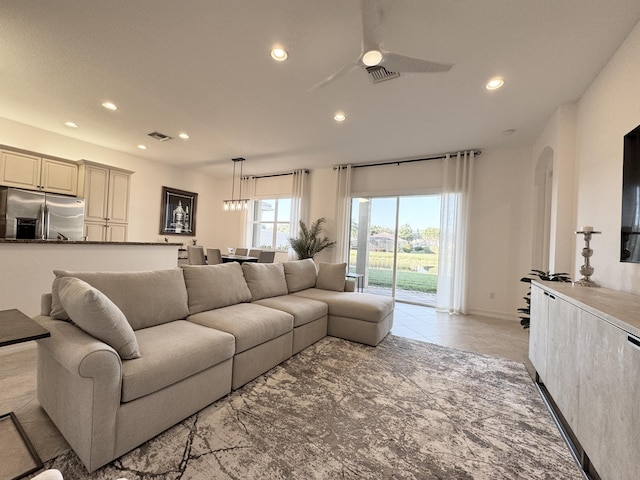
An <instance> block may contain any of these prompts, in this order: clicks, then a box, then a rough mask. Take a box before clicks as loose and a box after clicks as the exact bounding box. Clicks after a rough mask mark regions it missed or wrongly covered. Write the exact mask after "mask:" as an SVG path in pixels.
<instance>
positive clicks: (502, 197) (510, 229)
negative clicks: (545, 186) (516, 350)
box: [468, 148, 532, 319]
mask: <svg viewBox="0 0 640 480" xmlns="http://www.w3.org/2000/svg"><path fill="white" fill-rule="evenodd" d="M530 155H531V153H530V150H529V149H525V148H521V149H515V148H514V149H498V150H486V151H483V152H482V155H481V156H479V157H477V158H476V164H475V171H474V181H473V191H472V197H471V209H470V215H471V219H470V224H469V237H468V250H469V264H468V273H469V284H468V292H469V310H470V313H474V314H478V315H486V316H493V317H497V318H506V319H516V318H517V309H518V308H519V307H523V306H524V300H523V299H522V296H523V294H524V293H526V288H525V286H524V284H523V283H522V282H520V278H522V277H523V276H524V275H526V274H527V273H528V272H529V270H530V269H531V263H530V259H531V237H532V222H531V215H530V205H531V187H530V185H531V170H530V168H529V164H530V160H529V159H530ZM492 297H493V298H492Z"/></svg>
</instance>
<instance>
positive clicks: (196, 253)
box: [187, 245, 207, 265]
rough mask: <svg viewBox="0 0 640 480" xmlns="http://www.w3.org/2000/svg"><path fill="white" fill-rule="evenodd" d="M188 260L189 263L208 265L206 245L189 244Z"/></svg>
mask: <svg viewBox="0 0 640 480" xmlns="http://www.w3.org/2000/svg"><path fill="white" fill-rule="evenodd" d="M187 260H188V261H189V265H206V264H207V261H206V260H205V258H204V247H203V246H202V245H188V246H187Z"/></svg>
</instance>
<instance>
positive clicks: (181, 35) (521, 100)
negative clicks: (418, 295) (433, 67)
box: [0, 0, 640, 177]
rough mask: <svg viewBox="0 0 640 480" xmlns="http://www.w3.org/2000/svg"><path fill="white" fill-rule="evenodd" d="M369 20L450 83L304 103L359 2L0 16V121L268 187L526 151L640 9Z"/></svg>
mask: <svg viewBox="0 0 640 480" xmlns="http://www.w3.org/2000/svg"><path fill="white" fill-rule="evenodd" d="M369 1H370V0H369ZM379 3H380V4H381V9H382V14H383V28H382V37H383V39H384V44H383V46H384V48H385V49H386V50H387V51H392V52H395V53H400V54H403V55H409V56H413V57H418V58H423V59H427V60H432V61H436V62H443V63H452V64H454V67H453V68H452V69H451V70H450V71H449V72H447V73H436V74H404V75H402V76H401V77H400V78H397V79H394V80H390V81H387V82H383V83H379V84H375V85H374V84H373V83H371V81H370V80H369V78H368V75H367V74H366V72H365V71H364V70H361V69H356V70H353V71H351V72H349V73H347V74H345V75H343V76H341V77H339V78H338V79H336V80H335V81H333V82H331V83H329V84H328V85H326V86H323V87H321V88H317V89H315V90H311V88H312V87H313V86H314V85H316V84H317V83H319V82H321V81H322V80H323V79H325V78H327V77H328V76H329V75H331V74H332V73H334V72H335V71H337V70H338V69H340V68H341V67H343V66H344V65H347V64H349V63H353V62H354V61H355V60H356V59H357V58H358V55H359V54H360V49H361V42H362V21H361V13H360V12H361V3H360V1H359V0H269V1H265V0H252V1H248V0H233V1H232V0H184V1H176V0H108V1H105V0H82V1H78V0H56V1H50V0H38V1H37V0H2V1H1V2H0V117H5V118H8V119H11V120H15V121H18V122H22V123H26V124H29V125H33V126H35V127H39V128H42V129H45V130H49V131H52V132H56V133H59V134H62V135H66V136H69V137H73V138H77V139H80V140H85V141H88V142H91V143H95V144H98V145H102V146H105V147H109V148H112V149H115V150H118V151H122V152H127V153H129V154H133V155H138V156H140V157H144V158H148V159H153V160H157V161H160V162H165V163H169V164H174V165H182V166H186V167H189V168H202V169H203V171H205V172H207V173H209V174H211V175H214V176H217V177H224V176H229V175H230V173H231V161H230V159H231V158H233V157H245V158H246V160H247V161H246V162H244V173H248V174H262V173H275V172H282V171H286V170H290V169H292V168H319V167H327V166H330V165H334V164H338V163H346V162H371V161H385V160H397V159H403V158H417V157H420V156H425V155H431V154H438V153H443V152H447V151H455V150H460V149H466V148H481V149H483V148H497V147H509V146H522V145H526V146H528V145H531V144H532V142H533V141H534V140H535V139H536V138H537V136H538V135H539V133H540V131H541V129H542V128H543V127H544V124H545V123H546V121H547V120H548V119H549V118H550V116H551V115H552V113H553V112H554V110H555V109H556V108H557V107H558V106H559V105H561V104H563V103H566V102H573V101H576V100H577V99H578V98H579V97H580V95H581V94H582V93H583V92H584V90H585V88H586V87H587V86H588V85H589V84H590V83H591V81H592V80H593V79H594V77H595V76H596V75H597V74H598V72H599V71H600V70H601V68H602V67H603V66H604V65H605V64H606V62H607V61H608V60H609V58H610V57H611V55H612V54H613V53H614V52H615V50H616V49H617V47H618V46H619V45H620V44H621V43H622V41H623V40H624V38H625V37H626V36H627V35H628V33H629V32H630V31H631V29H632V28H633V27H634V25H635V24H636V23H637V22H638V19H639V18H640V2H638V0H607V1H603V0H535V1H532V0H386V1H385V0H379ZM276 44H279V45H282V46H283V47H284V48H285V49H286V50H287V51H288V52H289V59H288V60H287V61H286V62H284V63H277V62H275V61H273V60H272V59H271V57H270V54H269V52H270V50H271V48H272V47H273V46H274V45H276ZM494 76H502V77H504V79H505V86H504V87H503V88H502V89H501V90H498V91H495V92H489V91H487V90H485V88H484V85H485V83H486V82H487V81H488V80H489V79H490V78H491V77H494ZM105 100H109V101H112V102H114V103H116V104H117V105H118V106H119V110H118V111H116V112H110V111H107V110H105V109H104V108H102V107H101V106H100V104H101V103H102V102H103V101H105ZM339 110H340V111H344V112H345V113H346V115H347V120H346V121H345V122H344V123H342V124H337V123H336V122H335V121H334V120H333V115H334V113H335V112H337V111H339ZM68 120H71V121H74V122H76V123H77V124H78V125H79V128H77V129H70V128H68V127H66V126H64V122H65V121H68ZM508 129H515V130H516V131H515V133H513V134H512V135H510V136H505V135H503V134H502V132H503V131H505V130H508ZM153 131H159V132H162V133H164V134H167V135H170V136H175V137H176V138H175V139H173V140H170V141H168V142H158V141H156V140H153V139H151V138H149V137H147V134H148V133H150V132H153ZM181 131H186V132H188V133H189V135H190V136H191V138H190V140H188V141H184V140H180V139H178V138H177V134H178V133H179V132H181ZM0 137H1V135H0ZM140 143H144V144H146V145H148V147H149V148H148V150H146V151H141V150H139V149H138V148H137V145H138V144H140Z"/></svg>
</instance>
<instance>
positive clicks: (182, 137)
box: [178, 132, 189, 140]
mask: <svg viewBox="0 0 640 480" xmlns="http://www.w3.org/2000/svg"><path fill="white" fill-rule="evenodd" d="M178 136H179V137H180V138H181V139H183V140H189V135H188V134H186V133H184V132H182V133H179V134H178Z"/></svg>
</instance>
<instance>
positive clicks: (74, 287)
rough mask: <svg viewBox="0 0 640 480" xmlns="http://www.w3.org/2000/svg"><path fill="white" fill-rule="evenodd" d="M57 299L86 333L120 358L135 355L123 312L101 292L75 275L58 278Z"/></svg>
mask: <svg viewBox="0 0 640 480" xmlns="http://www.w3.org/2000/svg"><path fill="white" fill-rule="evenodd" d="M58 295H59V297H60V303H61V304H62V307H63V308H64V310H65V312H67V314H68V315H69V318H70V319H71V320H72V321H73V322H74V323H75V324H76V325H77V326H78V327H80V328H81V329H82V330H84V331H85V332H87V333H88V334H89V335H91V336H93V337H95V338H97V339H98V340H101V341H103V342H104V343H106V344H107V345H109V346H111V347H112V348H113V349H114V350H115V351H116V352H118V355H120V358H122V359H125V360H129V359H132V358H139V357H140V356H141V355H140V349H139V347H138V340H137V339H136V335H135V334H134V333H133V329H132V328H131V325H129V322H127V318H126V317H125V316H124V313H122V311H121V310H120V309H119V308H118V307H117V306H116V305H115V304H114V303H113V302H112V301H111V300H109V298H108V297H107V296H106V295H105V294H104V293H102V292H101V291H100V290H97V289H95V288H93V287H92V286H91V285H89V284H88V283H87V282H85V281H83V280H80V279H79V278H75V277H61V278H60V281H59V282H58Z"/></svg>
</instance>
